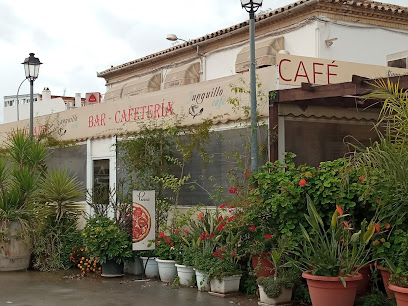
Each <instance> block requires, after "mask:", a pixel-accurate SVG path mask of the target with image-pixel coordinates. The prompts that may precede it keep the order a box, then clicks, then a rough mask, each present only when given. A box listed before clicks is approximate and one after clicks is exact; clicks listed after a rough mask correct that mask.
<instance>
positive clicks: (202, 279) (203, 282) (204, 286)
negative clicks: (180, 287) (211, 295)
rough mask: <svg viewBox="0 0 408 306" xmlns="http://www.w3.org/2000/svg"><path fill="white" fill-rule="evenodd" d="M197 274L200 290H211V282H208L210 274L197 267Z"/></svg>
mask: <svg viewBox="0 0 408 306" xmlns="http://www.w3.org/2000/svg"><path fill="white" fill-rule="evenodd" d="M194 270H195V274H196V279H197V288H198V290H200V291H210V284H209V283H208V275H207V274H205V273H202V272H200V271H198V270H196V269H194Z"/></svg>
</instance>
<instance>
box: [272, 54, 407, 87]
mask: <svg viewBox="0 0 408 306" xmlns="http://www.w3.org/2000/svg"><path fill="white" fill-rule="evenodd" d="M276 66H277V70H278V71H277V75H278V77H279V84H283V85H297V86H300V85H301V83H311V84H319V85H326V84H335V83H342V82H350V81H351V79H352V76H353V75H358V76H362V77H366V78H380V77H390V76H396V75H406V74H408V69H402V68H394V67H387V66H376V65H367V64H358V63H351V62H341V61H336V60H329V59H322V58H313V57H304V56H294V55H287V54H280V53H278V54H276Z"/></svg>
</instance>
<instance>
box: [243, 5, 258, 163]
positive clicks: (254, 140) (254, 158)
mask: <svg viewBox="0 0 408 306" xmlns="http://www.w3.org/2000/svg"><path fill="white" fill-rule="evenodd" d="M241 5H242V7H243V8H244V9H245V10H246V11H247V12H248V13H249V50H250V66H249V75H250V91H251V133H252V135H251V170H252V171H257V170H258V132H257V122H256V121H257V120H256V117H257V116H256V84H255V82H256V79H255V12H256V11H257V10H258V9H259V8H260V7H261V6H262V0H241Z"/></svg>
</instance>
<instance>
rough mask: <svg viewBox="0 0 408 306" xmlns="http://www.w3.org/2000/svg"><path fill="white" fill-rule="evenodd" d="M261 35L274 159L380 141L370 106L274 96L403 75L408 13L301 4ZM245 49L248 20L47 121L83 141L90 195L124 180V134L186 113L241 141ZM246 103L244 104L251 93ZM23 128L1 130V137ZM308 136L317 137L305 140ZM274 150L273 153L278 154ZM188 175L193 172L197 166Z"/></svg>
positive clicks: (129, 66)
mask: <svg viewBox="0 0 408 306" xmlns="http://www.w3.org/2000/svg"><path fill="white" fill-rule="evenodd" d="M255 33H256V66H257V72H256V73H257V75H258V82H259V83H260V84H261V87H260V89H259V91H262V92H263V93H264V94H265V97H266V100H264V101H263V102H262V103H261V102H260V103H259V105H258V111H259V114H260V116H261V119H262V120H264V122H266V123H269V130H270V132H271V133H267V131H263V132H266V133H261V139H260V142H261V143H263V144H265V145H268V144H269V145H270V146H269V147H270V152H269V153H270V154H269V156H270V158H271V159H276V158H282V156H283V155H282V153H284V152H285V151H287V150H291V149H292V148H295V149H297V148H299V146H298V145H299V143H300V144H303V146H304V147H305V148H306V147H307V150H304V151H303V150H298V152H295V153H297V154H299V155H301V156H300V157H301V158H300V160H301V161H302V162H303V161H306V162H311V163H312V164H313V163H316V162H319V161H322V160H326V159H331V158H337V157H340V156H342V155H343V154H344V152H345V148H344V145H343V138H344V136H346V135H348V134H353V133H355V132H356V131H358V133H357V134H358V135H357V137H358V138H359V140H360V141H363V142H364V141H367V140H368V138H370V137H372V136H375V135H373V133H372V131H370V129H371V127H372V125H373V122H375V120H376V117H377V116H378V110H376V109H373V108H370V109H368V110H364V111H363V107H362V106H364V105H357V103H352V102H353V101H354V100H350V99H354V98H353V97H347V98H350V99H348V100H347V101H346V102H347V103H340V102H339V101H340V100H341V99H340V100H336V101H337V102H336V103H329V102H330V101H331V100H329V99H328V100H327V101H326V100H324V99H323V100H319V103H318V104H313V103H311V102H310V101H309V102H308V101H307V99H306V98H305V97H306V95H303V96H302V97H303V100H302V101H301V103H292V104H290V103H278V102H279V99H277V100H276V101H275V102H277V103H273V104H271V111H270V110H269V105H268V102H269V101H268V97H270V96H271V95H276V94H277V92H278V91H280V90H284V89H290V88H300V87H301V86H304V88H305V90H307V89H309V90H311V91H313V86H316V85H323V86H330V85H332V84H335V83H343V82H351V81H352V80H353V75H354V76H360V77H369V78H375V77H386V76H393V75H404V74H407V72H408V71H407V70H404V69H402V68H406V58H407V50H408V43H407V41H408V8H405V7H399V6H395V5H387V4H383V3H379V2H373V1H353V0H351V1H347V2H344V1H339V0H305V1H299V2H296V3H294V4H292V5H289V6H286V7H283V8H280V9H277V10H272V11H270V12H267V13H264V14H259V15H258V16H257V17H256V31H255ZM248 41H249V22H248V21H243V22H242V23H240V24H237V25H233V26H231V27H229V28H226V29H222V30H219V31H217V32H214V33H210V34H207V35H205V36H203V37H200V38H197V39H193V40H190V41H188V42H185V43H183V44H179V45H175V46H173V47H171V48H169V49H166V50H163V51H160V52H157V53H154V54H150V55H146V56H144V57H142V58H139V59H136V60H132V61H130V62H127V63H124V64H121V65H119V66H116V67H111V68H109V69H107V70H104V71H101V72H100V73H98V76H99V77H102V78H104V79H105V80H106V85H107V92H106V94H105V98H104V102H106V103H101V104H99V105H97V106H95V107H93V108H88V107H85V109H71V110H68V111H66V112H63V113H60V114H59V116H58V117H56V116H54V117H53V116H49V117H47V118H48V120H50V119H51V120H57V121H58V123H59V125H60V126H61V129H60V131H59V136H60V137H61V139H67V140H76V141H78V142H79V143H80V145H79V146H78V150H81V152H82V153H81V154H80V155H78V156H79V157H78V159H77V160H75V162H79V163H80V164H81V165H86V167H85V169H86V173H85V174H84V173H83V172H84V171H85V169H81V173H82V174H81V175H82V177H83V176H86V183H87V187H88V189H92V188H93V186H94V184H97V183H98V182H99V181H100V180H98V177H96V176H95V175H94V173H97V172H98V169H102V168H103V169H104V177H103V179H104V182H106V183H107V184H109V186H110V187H111V188H112V189H113V188H115V186H116V185H117V182H118V181H119V179H120V178H122V177H123V173H120V172H119V171H117V167H116V165H117V163H118V162H119V161H118V160H117V153H118V152H116V151H115V149H114V145H115V144H116V142H117V141H120V140H121V138H120V137H121V135H123V134H126V133H127V132H137V130H138V126H139V125H138V123H139V122H142V121H148V120H161V119H163V118H164V119H166V118H171V117H172V116H174V115H175V114H183V115H185V119H184V121H183V123H184V124H186V125H190V124H195V123H198V122H201V120H202V119H204V118H213V117H217V119H215V120H214V130H215V132H216V133H222V134H223V135H224V136H226V137H225V139H238V137H237V133H238V130H239V129H240V130H245V129H246V126H245V125H244V126H242V125H241V126H239V125H238V123H242V122H244V123H245V120H246V119H247V118H246V117H245V116H244V114H243V113H235V112H234V111H233V109H232V106H231V105H230V104H229V103H228V98H230V97H233V96H234V94H233V93H232V92H231V89H230V85H231V84H234V85H237V86H244V87H245V86H246V85H243V83H242V82H241V79H243V80H245V81H246V82H248V79H249V77H248V72H247V71H248V69H249V44H248ZM404 63H405V66H404ZM387 64H389V66H390V67H386V66H387ZM398 67H399V68H398ZM354 79H356V78H354ZM302 83H304V84H303V85H302ZM305 84H306V85H305ZM248 88H249V87H248ZM270 93H271V95H270ZM240 98H241V100H242V103H248V99H249V97H248V96H247V95H241V97H240ZM340 98H342V96H340ZM294 101H295V99H294ZM296 101H298V100H296ZM299 101H300V100H299ZM341 101H343V100H341ZM258 102H259V101H258ZM272 102H273V99H271V103H272ZM286 102H287V101H286ZM42 122H45V118H44V120H43V121H42ZM26 125H27V122H25V123H24V122H21V123H19V124H14V125H3V126H0V134H1V133H7V132H9V131H10V130H11V129H12V128H13V127H14V128H15V127H18V126H20V127H24V126H26ZM305 131H307V132H308V133H309V134H307V133H305ZM311 136H313V137H314V138H313V139H311V138H310V139H309V137H311ZM312 140H313V142H312ZM213 142H214V143H212V144H211V145H210V146H209V150H210V152H209V153H210V154H211V153H219V154H216V156H219V157H218V160H217V161H216V163H217V165H218V166H217V167H212V168H211V169H209V171H208V172H207V175H208V176H210V175H212V176H214V177H216V178H217V179H218V183H220V184H225V181H224V180H223V179H222V178H221V176H222V175H225V172H226V169H227V163H226V161H225V160H223V158H222V153H223V152H225V150H227V149H228V145H227V143H226V142H223V141H222V140H220V139H218V138H217V139H216V138H214V141H213ZM274 142H275V143H276V144H279V145H278V146H277V147H276V148H272V145H271V144H272V143H274ZM237 145H242V143H240V142H239V141H238V142H237ZM275 149H276V151H277V152H276V154H272V153H271V151H272V150H275ZM322 152H323V153H324V154H320V153H322ZM316 154H317V155H316ZM311 156H313V157H314V158H313V159H310V158H309V157H311ZM316 156H317V157H316ZM265 157H266V156H265ZM308 158H309V159H308ZM65 162H69V159H68V160H66V161H65ZM190 167H191V168H190V169H192V168H194V169H197V168H198V167H200V164H199V163H198V162H197V163H193V164H192V165H190ZM118 168H120V167H118ZM197 172H198V173H199V172H200V171H197ZM222 172H223V173H222ZM107 180H108V181H107ZM108 182H109V183H108ZM198 201H201V202H204V203H209V202H208V201H206V199H204V196H203V195H202V194H199V193H198V192H197V194H196V195H195V196H192V197H190V198H187V197H184V195H182V202H183V203H184V204H195V203H197V202H198Z"/></svg>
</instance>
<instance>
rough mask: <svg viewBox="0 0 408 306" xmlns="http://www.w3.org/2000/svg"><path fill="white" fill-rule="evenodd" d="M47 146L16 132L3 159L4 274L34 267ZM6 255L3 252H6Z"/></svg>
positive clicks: (0, 241) (0, 236)
mask: <svg viewBox="0 0 408 306" xmlns="http://www.w3.org/2000/svg"><path fill="white" fill-rule="evenodd" d="M47 155H48V150H47V148H46V146H45V145H44V144H43V143H42V142H40V141H37V140H36V139H34V138H31V137H29V136H28V135H26V134H25V132H24V131H16V132H15V133H13V134H12V135H11V138H10V140H9V141H8V142H7V144H6V149H5V151H4V152H3V154H1V156H0V189H1V191H2V192H1V193H0V248H1V249H2V250H4V254H5V255H2V256H1V257H0V270H1V271H15V270H24V269H27V268H28V266H29V263H30V255H31V245H30V230H32V227H33V224H34V223H33V221H34V220H35V218H34V217H35V215H36V212H39V211H36V210H35V209H34V207H35V206H34V203H35V202H36V200H37V198H38V191H39V189H40V186H41V183H42V178H43V177H44V175H45V169H46V167H45V160H46V157H47ZM2 254H3V252H2Z"/></svg>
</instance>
